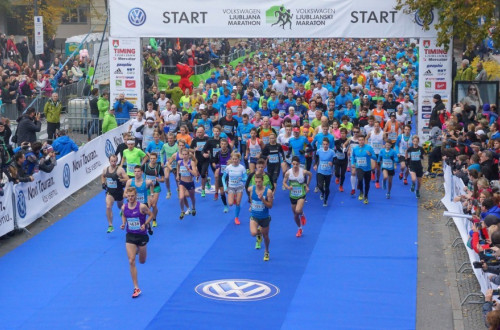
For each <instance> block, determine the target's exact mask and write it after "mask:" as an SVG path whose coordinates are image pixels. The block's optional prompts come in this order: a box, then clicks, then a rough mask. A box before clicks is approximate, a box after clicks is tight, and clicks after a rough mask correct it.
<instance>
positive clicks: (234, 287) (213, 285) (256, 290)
mask: <svg viewBox="0 0 500 330" xmlns="http://www.w3.org/2000/svg"><path fill="white" fill-rule="evenodd" d="M194 291H196V293H197V294H199V295H200V296H203V297H205V298H209V299H215V300H226V301H256V300H263V299H268V298H272V297H274V296H275V295H277V294H278V293H279V292H280V290H279V289H278V287H276V286H275V285H272V284H271V283H267V282H262V281H257V280H241V279H231V280H215V281H209V282H204V283H201V284H199V285H198V286H197V287H196V288H195V289H194Z"/></svg>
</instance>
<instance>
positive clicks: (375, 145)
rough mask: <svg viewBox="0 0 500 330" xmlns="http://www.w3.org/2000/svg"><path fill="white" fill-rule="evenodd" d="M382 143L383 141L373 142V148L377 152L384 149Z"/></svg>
mask: <svg viewBox="0 0 500 330" xmlns="http://www.w3.org/2000/svg"><path fill="white" fill-rule="evenodd" d="M382 147H383V146H382V143H381V142H373V143H372V148H373V149H374V150H375V153H376V154H378V152H377V151H380V149H382Z"/></svg>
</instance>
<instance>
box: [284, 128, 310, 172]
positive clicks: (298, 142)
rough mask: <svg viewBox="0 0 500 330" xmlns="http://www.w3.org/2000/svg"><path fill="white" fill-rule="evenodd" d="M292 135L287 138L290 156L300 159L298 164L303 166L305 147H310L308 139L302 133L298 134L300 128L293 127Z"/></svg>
mask: <svg viewBox="0 0 500 330" xmlns="http://www.w3.org/2000/svg"><path fill="white" fill-rule="evenodd" d="M292 131H293V136H292V137H291V138H290V140H288V145H289V148H290V151H291V152H292V156H297V157H298V158H299V161H300V166H301V167H305V164H306V157H305V154H306V148H307V147H310V144H309V141H307V138H306V137H305V136H303V135H300V128H298V127H294V128H293V130H292Z"/></svg>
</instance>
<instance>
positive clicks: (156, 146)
mask: <svg viewBox="0 0 500 330" xmlns="http://www.w3.org/2000/svg"><path fill="white" fill-rule="evenodd" d="M164 144H165V143H164V142H163V141H160V133H158V132H154V133H153V141H151V142H149V144H148V146H147V147H146V154H147V155H148V157H149V156H150V155H151V154H152V153H155V154H157V155H159V154H160V152H161V150H162V149H163V145H164ZM156 158H157V162H158V163H161V158H160V157H156Z"/></svg>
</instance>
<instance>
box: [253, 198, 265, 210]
mask: <svg viewBox="0 0 500 330" xmlns="http://www.w3.org/2000/svg"><path fill="white" fill-rule="evenodd" d="M265 208H266V207H265V205H264V203H263V202H262V201H256V200H252V211H254V212H262V211H264V209H265Z"/></svg>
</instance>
